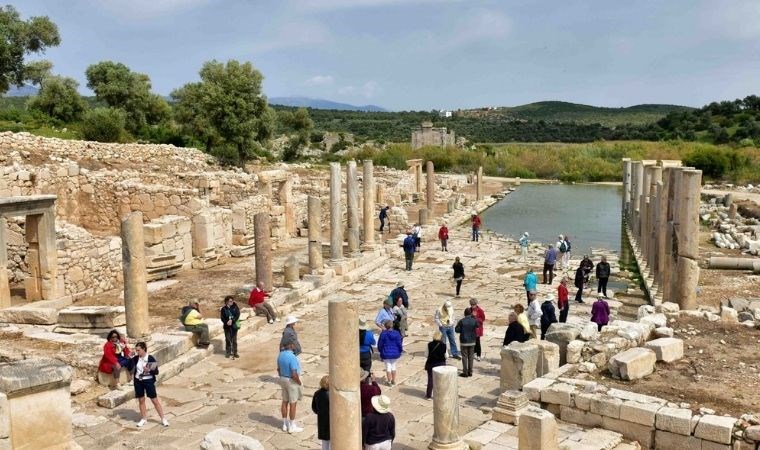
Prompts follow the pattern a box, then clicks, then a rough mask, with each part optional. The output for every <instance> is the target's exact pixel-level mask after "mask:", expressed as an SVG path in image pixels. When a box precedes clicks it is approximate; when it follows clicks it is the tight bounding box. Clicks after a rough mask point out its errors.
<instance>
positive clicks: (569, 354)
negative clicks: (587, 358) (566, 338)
mask: <svg viewBox="0 0 760 450" xmlns="http://www.w3.org/2000/svg"><path fill="white" fill-rule="evenodd" d="M584 345H585V343H584V342H583V341H579V340H574V341H570V343H568V344H567V351H566V356H565V358H566V360H567V363H568V364H577V363H579V362H580V361H581V351H582V350H583V346H584Z"/></svg>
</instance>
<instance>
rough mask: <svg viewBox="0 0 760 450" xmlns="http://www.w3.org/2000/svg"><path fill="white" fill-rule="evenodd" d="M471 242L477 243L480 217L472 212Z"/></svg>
mask: <svg viewBox="0 0 760 450" xmlns="http://www.w3.org/2000/svg"><path fill="white" fill-rule="evenodd" d="M471 216H472V218H471V220H470V221H471V222H472V240H473V241H475V242H478V239H479V237H480V216H478V213H477V212H475V211H473V212H472V215H471Z"/></svg>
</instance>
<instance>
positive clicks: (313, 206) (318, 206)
mask: <svg viewBox="0 0 760 450" xmlns="http://www.w3.org/2000/svg"><path fill="white" fill-rule="evenodd" d="M307 209H308V212H307V214H308V226H309V270H310V271H311V273H315V272H316V271H319V270H322V203H321V202H320V200H319V197H314V196H312V195H310V196H309V198H308V200H307Z"/></svg>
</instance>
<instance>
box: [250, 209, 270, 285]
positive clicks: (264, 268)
mask: <svg viewBox="0 0 760 450" xmlns="http://www.w3.org/2000/svg"><path fill="white" fill-rule="evenodd" d="M253 239H254V241H255V244H256V258H255V262H256V282H257V283H258V282H261V283H264V290H265V291H271V290H272V229H271V223H270V217H269V213H268V212H260V213H257V214H256V215H255V216H253Z"/></svg>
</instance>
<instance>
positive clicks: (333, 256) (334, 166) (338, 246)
mask: <svg viewBox="0 0 760 450" xmlns="http://www.w3.org/2000/svg"><path fill="white" fill-rule="evenodd" d="M340 186H341V182H340V164H338V163H330V260H331V261H337V260H339V259H342V258H343V209H342V208H341V205H340Z"/></svg>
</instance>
